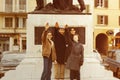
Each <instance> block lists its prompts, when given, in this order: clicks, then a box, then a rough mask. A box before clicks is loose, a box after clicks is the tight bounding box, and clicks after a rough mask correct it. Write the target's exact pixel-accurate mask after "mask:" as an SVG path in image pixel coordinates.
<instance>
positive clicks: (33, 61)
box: [0, 57, 119, 80]
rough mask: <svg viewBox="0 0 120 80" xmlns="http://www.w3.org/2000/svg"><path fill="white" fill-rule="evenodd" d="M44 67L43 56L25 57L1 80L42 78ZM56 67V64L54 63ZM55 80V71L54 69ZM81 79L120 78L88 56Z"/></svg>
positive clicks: (67, 79)
mask: <svg viewBox="0 0 120 80" xmlns="http://www.w3.org/2000/svg"><path fill="white" fill-rule="evenodd" d="M42 69H43V60H42V58H25V59H24V60H23V61H22V62H21V63H20V65H19V66H18V67H16V70H10V71H8V72H6V74H5V76H4V77H2V78H1V79H0V80H40V77H41V73H42ZM53 69H54V64H53ZM52 80H54V71H52ZM64 80H70V79H69V70H67V69H66V70H65V79H64ZM81 80H119V79H117V78H115V77H113V73H112V72H111V71H108V70H106V69H105V68H104V66H103V65H101V64H100V62H99V61H98V60H96V59H95V58H91V57H86V58H85V60H84V65H83V66H82V67H81Z"/></svg>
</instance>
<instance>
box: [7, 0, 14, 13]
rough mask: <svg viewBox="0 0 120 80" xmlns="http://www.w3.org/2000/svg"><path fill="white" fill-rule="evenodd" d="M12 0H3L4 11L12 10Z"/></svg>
mask: <svg viewBox="0 0 120 80" xmlns="http://www.w3.org/2000/svg"><path fill="white" fill-rule="evenodd" d="M12 1H13V0H5V11H7V12H12V3H13V2H12Z"/></svg>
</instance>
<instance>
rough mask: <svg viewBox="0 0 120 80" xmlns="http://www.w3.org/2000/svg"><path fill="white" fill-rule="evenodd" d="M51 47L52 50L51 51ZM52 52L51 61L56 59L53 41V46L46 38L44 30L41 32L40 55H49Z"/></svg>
mask: <svg viewBox="0 0 120 80" xmlns="http://www.w3.org/2000/svg"><path fill="white" fill-rule="evenodd" d="M51 49H52V52H51ZM51 54H52V61H55V60H56V51H55V46H54V43H53V46H51V44H50V42H49V41H48V39H47V31H44V32H43V34H42V56H45V57H48V58H49V57H50V55H51Z"/></svg>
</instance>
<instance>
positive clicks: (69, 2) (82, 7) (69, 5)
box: [65, 0, 85, 12]
mask: <svg viewBox="0 0 120 80" xmlns="http://www.w3.org/2000/svg"><path fill="white" fill-rule="evenodd" d="M65 2H66V3H67V8H66V9H68V10H70V9H72V7H73V0H65ZM78 2H79V5H80V11H81V12H82V11H83V10H85V3H84V1H83V0H78Z"/></svg>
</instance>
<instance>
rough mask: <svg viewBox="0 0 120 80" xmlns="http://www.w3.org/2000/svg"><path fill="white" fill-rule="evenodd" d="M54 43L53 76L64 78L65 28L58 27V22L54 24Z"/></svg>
mask: <svg viewBox="0 0 120 80" xmlns="http://www.w3.org/2000/svg"><path fill="white" fill-rule="evenodd" d="M54 43H55V49H56V55H57V60H56V63H55V78H56V79H64V71H65V50H66V41H65V30H64V28H60V26H59V24H58V22H56V24H55V31H54Z"/></svg>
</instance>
